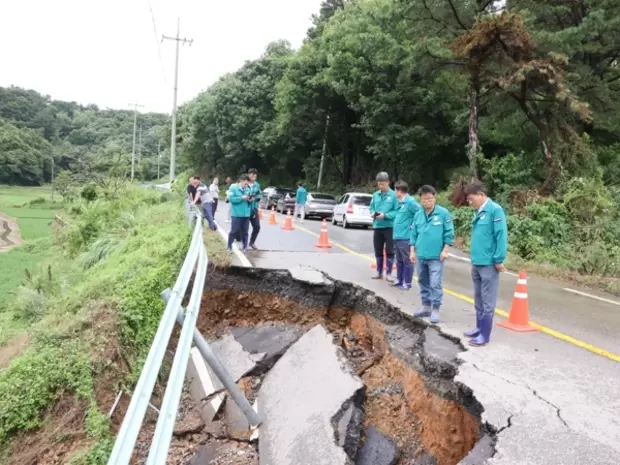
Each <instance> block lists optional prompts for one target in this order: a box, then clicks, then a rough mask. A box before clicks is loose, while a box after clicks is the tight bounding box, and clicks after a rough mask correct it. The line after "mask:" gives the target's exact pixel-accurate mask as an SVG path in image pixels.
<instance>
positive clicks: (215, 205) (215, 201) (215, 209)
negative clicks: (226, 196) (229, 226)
mask: <svg viewBox="0 0 620 465" xmlns="http://www.w3.org/2000/svg"><path fill="white" fill-rule="evenodd" d="M212 211H213V218H215V212H216V211H217V199H213V210H212Z"/></svg>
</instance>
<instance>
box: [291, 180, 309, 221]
mask: <svg viewBox="0 0 620 465" xmlns="http://www.w3.org/2000/svg"><path fill="white" fill-rule="evenodd" d="M307 201H308V191H307V190H306V188H305V187H304V185H303V183H302V182H301V181H299V182H298V183H297V192H296V193H295V214H294V215H293V221H295V219H296V218H297V213H299V217H300V218H301V220H300V223H303V222H304V217H305V216H306V202H307Z"/></svg>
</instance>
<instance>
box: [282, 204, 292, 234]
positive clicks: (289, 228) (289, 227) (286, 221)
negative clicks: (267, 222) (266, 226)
mask: <svg viewBox="0 0 620 465" xmlns="http://www.w3.org/2000/svg"><path fill="white" fill-rule="evenodd" d="M282 229H284V230H285V231H294V228H293V218H292V217H291V210H290V209H289V210H287V211H286V218H285V219H284V226H282Z"/></svg>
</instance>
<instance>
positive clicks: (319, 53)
mask: <svg viewBox="0 0 620 465" xmlns="http://www.w3.org/2000/svg"><path fill="white" fill-rule="evenodd" d="M500 3H501V4H502V5H503V6H504V7H501V8H500V7H498V5H499V4H500ZM506 5H507V6H506ZM618 37H620V3H618V2H614V1H612V0H538V1H532V0H509V2H508V3H507V4H506V3H505V2H494V1H492V0H475V1H471V2H456V1H454V0H349V1H346V0H325V1H323V3H322V5H321V9H320V12H319V13H318V14H317V15H316V16H315V17H314V18H313V26H312V27H311V29H310V30H309V31H308V32H307V37H306V40H305V42H304V44H303V46H302V47H301V48H300V49H299V50H292V49H291V47H290V45H289V44H288V43H286V42H284V41H280V42H276V43H272V44H270V45H269V46H268V47H267V49H266V51H265V53H264V54H263V56H261V57H260V58H259V59H256V60H253V61H248V62H246V64H245V65H244V66H243V67H241V68H240V69H239V70H237V71H236V72H233V73H230V74H228V75H226V76H223V77H222V78H221V79H220V80H219V81H218V82H216V83H215V84H214V85H213V86H211V87H210V88H209V89H207V90H206V91H205V92H203V93H201V94H200V95H198V96H197V97H196V98H195V99H194V100H193V101H191V102H189V103H188V104H186V105H185V106H184V107H183V108H182V109H181V118H180V119H181V126H182V127H181V131H180V134H181V138H182V145H183V150H182V152H183V154H184V155H185V157H186V160H187V161H188V162H189V163H190V164H191V165H193V166H196V167H201V168H202V169H204V170H205V171H208V172H211V173H213V172H217V173H225V174H231V175H232V174H234V173H238V172H241V171H242V170H244V169H247V168H248V167H256V168H258V169H259V170H260V171H261V172H262V177H263V180H269V182H270V183H275V184H288V185H293V183H294V182H295V181H296V180H298V179H305V180H306V181H307V182H308V184H309V185H315V184H316V182H317V179H318V173H319V165H320V160H321V155H322V154H323V153H324V154H325V170H324V174H323V179H322V185H321V187H322V188H323V189H326V190H333V191H334V192H335V193H336V192H342V191H343V190H344V189H345V186H349V187H353V186H355V187H361V186H370V185H371V184H372V182H373V179H374V175H375V173H376V172H377V171H378V170H387V171H389V173H390V174H391V175H392V176H393V177H394V178H402V179H404V180H406V181H408V182H409V183H410V184H411V185H412V186H413V187H419V186H420V185H421V184H423V183H431V184H434V185H436V186H437V187H439V188H440V189H442V190H446V189H448V188H449V189H450V190H452V191H455V190H456V191H457V192H453V194H454V195H453V197H452V200H453V203H454V204H455V205H454V206H455V207H459V206H462V199H459V195H458V189H457V188H458V186H459V185H460V184H462V183H463V182H465V181H467V180H468V179H470V178H471V177H473V176H475V177H478V178H480V179H482V180H483V181H484V182H485V183H486V184H487V186H488V188H489V189H490V193H491V195H493V196H494V197H495V198H496V199H497V200H499V201H500V202H501V203H502V204H503V205H504V206H505V208H506V209H507V210H508V212H509V217H510V220H509V221H510V229H511V249H512V252H513V254H514V256H515V257H521V258H523V259H526V260H533V261H538V262H543V263H552V264H555V265H557V266H559V267H561V268H564V269H569V270H575V271H578V272H580V273H584V274H589V273H597V274H603V275H608V276H618V273H619V272H620V248H619V247H618V243H619V240H620V223H618V202H619V201H620V189H619V185H618V183H619V181H620V145H618V143H619V142H620V124H619V123H620V112H619V109H620V66H619V61H618V60H619V57H620V42H619V41H618ZM459 181H460V183H459ZM470 215H471V213H470V212H465V211H463V212H461V209H459V208H455V218H456V220H457V226H459V227H460V229H461V231H460V232H461V235H462V236H464V237H465V238H466V236H467V230H468V228H469V221H470Z"/></svg>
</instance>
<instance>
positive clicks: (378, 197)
mask: <svg viewBox="0 0 620 465" xmlns="http://www.w3.org/2000/svg"><path fill="white" fill-rule="evenodd" d="M369 210H370V214H371V215H374V213H375V212H376V213H383V214H385V218H382V219H378V218H376V219H375V220H374V221H373V223H372V227H373V229H384V228H393V227H394V218H396V213H397V212H398V199H397V198H396V194H395V193H394V191H393V190H392V189H388V190H387V192H386V193H385V194H384V193H383V192H381V191H380V190H379V191H377V192H375V193H374V194H372V200H371V201H370V208H369Z"/></svg>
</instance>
